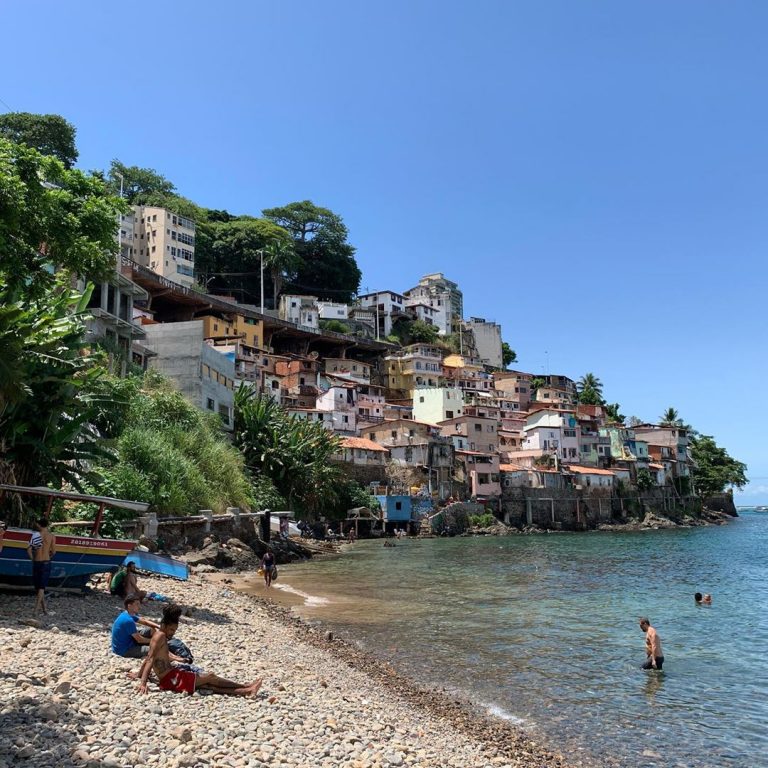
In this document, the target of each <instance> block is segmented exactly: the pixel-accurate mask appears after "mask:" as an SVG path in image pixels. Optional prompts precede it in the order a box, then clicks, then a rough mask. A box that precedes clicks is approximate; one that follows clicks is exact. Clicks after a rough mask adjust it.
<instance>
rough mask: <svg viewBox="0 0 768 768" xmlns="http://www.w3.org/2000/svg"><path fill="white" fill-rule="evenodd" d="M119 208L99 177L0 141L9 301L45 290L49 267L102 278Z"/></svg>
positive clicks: (112, 250) (0, 216)
mask: <svg viewBox="0 0 768 768" xmlns="http://www.w3.org/2000/svg"><path fill="white" fill-rule="evenodd" d="M121 206H122V203H121V202H120V200H119V199H117V198H115V197H112V196H110V195H109V194H108V193H107V190H106V188H105V186H104V183H103V181H102V180H101V179H100V178H99V177H97V176H92V175H87V174H85V173H83V172H82V171H77V170H67V169H66V168H65V167H64V165H63V163H61V161H59V160H57V159H56V158H55V157H46V156H43V155H41V154H40V153H39V152H37V151H35V150H34V149H29V148H28V147H25V146H22V145H20V144H14V143H12V142H10V141H7V140H6V139H2V138H0V270H1V271H2V282H3V284H4V286H5V288H6V289H10V290H11V292H12V293H11V300H23V299H24V298H26V297H30V298H35V297H39V296H41V295H42V294H43V293H45V292H46V291H48V290H50V289H51V288H52V286H53V284H54V277H53V270H52V267H56V268H58V269H60V270H67V271H70V272H71V273H72V274H78V275H83V276H85V277H87V278H89V279H98V278H101V277H104V276H105V275H106V274H107V273H108V271H109V270H110V269H111V268H112V267H113V265H114V259H115V254H116V253H117V242H116V240H115V225H116V221H117V215H118V213H119V212H120V210H121ZM6 300H8V299H7V298H6Z"/></svg>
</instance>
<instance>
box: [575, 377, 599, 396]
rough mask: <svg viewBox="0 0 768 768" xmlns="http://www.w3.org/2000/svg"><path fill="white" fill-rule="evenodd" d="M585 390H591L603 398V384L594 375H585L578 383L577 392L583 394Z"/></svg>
mask: <svg viewBox="0 0 768 768" xmlns="http://www.w3.org/2000/svg"><path fill="white" fill-rule="evenodd" d="M585 389H591V390H592V391H593V392H595V393H596V394H597V395H598V397H602V396H603V382H602V381H600V379H598V378H597V376H595V374H594V373H585V374H584V375H583V376H582V377H581V378H580V379H579V380H578V381H577V382H576V391H577V392H579V393H581V392H583V391H584V390H585Z"/></svg>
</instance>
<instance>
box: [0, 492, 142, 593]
mask: <svg viewBox="0 0 768 768" xmlns="http://www.w3.org/2000/svg"><path fill="white" fill-rule="evenodd" d="M6 492H8V493H14V494H19V495H30V496H43V497H46V498H47V499H48V512H49V513H50V510H51V507H52V505H53V502H54V501H55V500H56V499H66V500H70V501H77V502H89V503H92V504H96V505H98V513H97V514H96V517H95V519H94V520H93V522H92V523H89V522H85V523H78V524H79V525H85V526H86V527H90V532H89V533H88V534H87V535H72V534H55V537H56V555H55V556H54V558H53V560H52V561H51V578H50V581H49V584H50V586H52V587H71V588H82V587H84V586H85V584H86V583H87V581H88V579H89V578H90V577H91V576H92V575H93V574H95V573H104V572H107V571H112V570H114V569H116V568H118V567H119V566H120V565H121V564H122V563H123V562H124V561H125V558H126V555H128V554H129V553H130V552H133V550H134V549H135V548H136V544H137V542H136V541H131V540H125V539H107V538H102V537H100V536H99V528H100V526H101V520H102V517H103V514H104V510H105V509H106V508H109V507H112V508H118V509H129V510H131V511H133V512H137V513H141V512H146V511H147V509H148V508H149V505H148V504H145V503H143V502H138V501H128V500H125V499H113V498H110V497H108V496H89V495H87V494H81V493H67V492H64V491H52V490H51V489H50V488H27V487H23V486H14V485H5V484H2V483H0V497H1V496H2V494H4V493H6ZM32 533H33V531H32V530H31V529H27V528H8V529H7V530H6V531H5V535H4V537H3V546H2V550H0V585H1V584H5V585H10V586H18V587H28V586H31V585H32V561H31V560H30V559H29V555H28V553H27V548H28V546H29V542H30V539H31V537H32Z"/></svg>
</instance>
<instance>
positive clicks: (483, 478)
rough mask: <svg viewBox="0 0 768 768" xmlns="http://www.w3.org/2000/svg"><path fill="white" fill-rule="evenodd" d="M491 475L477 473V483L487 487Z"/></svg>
mask: <svg viewBox="0 0 768 768" xmlns="http://www.w3.org/2000/svg"><path fill="white" fill-rule="evenodd" d="M489 477H490V476H489V475H488V474H487V473H485V472H478V473H477V482H478V483H479V484H480V485H487V484H488V480H489Z"/></svg>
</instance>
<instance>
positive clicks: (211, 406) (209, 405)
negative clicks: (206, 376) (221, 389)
mask: <svg viewBox="0 0 768 768" xmlns="http://www.w3.org/2000/svg"><path fill="white" fill-rule="evenodd" d="M205 407H206V408H207V409H208V410H209V411H212V410H214V403H213V399H212V398H210V397H208V398H206V400H205Z"/></svg>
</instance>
